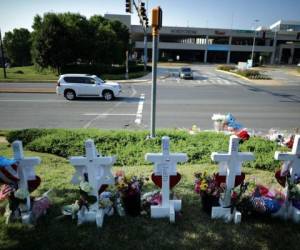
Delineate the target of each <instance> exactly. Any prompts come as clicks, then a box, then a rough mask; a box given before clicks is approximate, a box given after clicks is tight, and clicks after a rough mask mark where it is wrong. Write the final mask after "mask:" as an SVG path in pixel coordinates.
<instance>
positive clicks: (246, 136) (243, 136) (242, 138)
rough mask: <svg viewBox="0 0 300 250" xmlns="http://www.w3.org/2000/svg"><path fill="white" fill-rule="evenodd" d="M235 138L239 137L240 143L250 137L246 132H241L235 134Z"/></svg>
mask: <svg viewBox="0 0 300 250" xmlns="http://www.w3.org/2000/svg"><path fill="white" fill-rule="evenodd" d="M236 136H237V137H239V138H240V139H241V140H242V141H247V140H249V138H250V135H249V134H248V132H247V130H241V131H239V132H237V133H236Z"/></svg>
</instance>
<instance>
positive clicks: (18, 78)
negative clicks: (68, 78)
mask: <svg viewBox="0 0 300 250" xmlns="http://www.w3.org/2000/svg"><path fill="white" fill-rule="evenodd" d="M148 73H149V71H146V72H144V71H141V72H129V79H133V78H139V77H142V76H144V75H146V74H148ZM6 75H7V78H6V79H5V78H4V73H3V70H2V69H0V82H56V81H57V79H58V75H57V73H56V72H54V71H52V70H49V69H44V70H37V68H36V67H35V66H23V67H12V68H8V69H6ZM101 77H103V79H105V80H123V79H125V74H103V75H101Z"/></svg>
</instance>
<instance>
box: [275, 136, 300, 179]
mask: <svg viewBox="0 0 300 250" xmlns="http://www.w3.org/2000/svg"><path fill="white" fill-rule="evenodd" d="M275 159H276V160H280V161H289V164H287V165H288V169H286V170H289V171H290V174H291V180H292V181H294V179H295V176H298V177H300V135H296V136H295V138H294V144H293V148H292V152H287V153H281V152H279V151H276V152H275Z"/></svg>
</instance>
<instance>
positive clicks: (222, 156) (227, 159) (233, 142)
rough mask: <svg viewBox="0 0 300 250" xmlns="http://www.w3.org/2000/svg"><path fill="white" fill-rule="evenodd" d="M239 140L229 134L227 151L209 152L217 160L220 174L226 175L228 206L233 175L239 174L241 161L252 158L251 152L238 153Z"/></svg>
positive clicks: (233, 181) (225, 199)
mask: <svg viewBox="0 0 300 250" xmlns="http://www.w3.org/2000/svg"><path fill="white" fill-rule="evenodd" d="M239 141H240V139H239V138H238V137H237V136H235V135H232V136H230V142H229V152H228V153H216V152H213V153H212V154H211V159H212V160H213V161H216V162H219V166H220V175H226V193H225V198H224V205H225V206H230V203H231V190H232V189H233V188H234V183H235V177H236V176H237V175H240V174H241V167H242V163H243V161H251V160H254V155H253V153H249V152H247V153H239ZM224 170H225V173H224Z"/></svg>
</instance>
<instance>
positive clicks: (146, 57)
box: [144, 31, 148, 71]
mask: <svg viewBox="0 0 300 250" xmlns="http://www.w3.org/2000/svg"><path fill="white" fill-rule="evenodd" d="M147 43H148V41H147V31H144V70H145V71H146V70H147V62H148V48H147Z"/></svg>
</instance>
